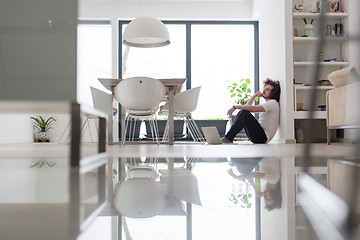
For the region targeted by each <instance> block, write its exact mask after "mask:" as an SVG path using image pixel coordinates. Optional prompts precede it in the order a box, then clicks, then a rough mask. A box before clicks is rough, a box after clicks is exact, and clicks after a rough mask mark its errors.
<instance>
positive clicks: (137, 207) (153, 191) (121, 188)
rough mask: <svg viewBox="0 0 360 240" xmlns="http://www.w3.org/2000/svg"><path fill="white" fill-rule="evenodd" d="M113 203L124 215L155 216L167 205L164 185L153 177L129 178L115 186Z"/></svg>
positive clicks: (133, 216) (135, 216)
mask: <svg viewBox="0 0 360 240" xmlns="http://www.w3.org/2000/svg"><path fill="white" fill-rule="evenodd" d="M113 203H114V206H115V208H116V210H118V211H119V213H121V215H123V216H126V217H131V218H148V217H153V216H156V215H158V214H160V213H161V212H162V211H163V210H164V208H165V206H166V199H165V192H164V187H163V186H162V184H161V183H160V182H159V181H156V180H154V179H151V178H129V179H126V180H125V181H123V182H119V183H118V184H117V186H116V187H115V191H114V200H113Z"/></svg>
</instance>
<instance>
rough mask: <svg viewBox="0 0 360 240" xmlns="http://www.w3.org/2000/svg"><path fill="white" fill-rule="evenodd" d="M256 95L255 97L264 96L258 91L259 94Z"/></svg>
mask: <svg viewBox="0 0 360 240" xmlns="http://www.w3.org/2000/svg"><path fill="white" fill-rule="evenodd" d="M254 95H255V97H261V96H262V92H260V91H258V92H256V93H255V94H254Z"/></svg>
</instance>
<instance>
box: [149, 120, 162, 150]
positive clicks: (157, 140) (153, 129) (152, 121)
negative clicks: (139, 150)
mask: <svg viewBox="0 0 360 240" xmlns="http://www.w3.org/2000/svg"><path fill="white" fill-rule="evenodd" d="M150 123H151V125H152V126H151V134H152V138H153V141H155V139H156V142H157V144H158V145H159V144H160V143H159V136H158V134H157V132H156V126H155V120H154V119H150ZM154 135H155V138H154Z"/></svg>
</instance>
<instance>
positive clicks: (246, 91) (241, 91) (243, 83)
mask: <svg viewBox="0 0 360 240" xmlns="http://www.w3.org/2000/svg"><path fill="white" fill-rule="evenodd" d="M250 83H251V81H250V79H248V78H246V79H244V78H243V79H240V80H239V81H235V82H232V83H230V85H229V86H228V89H229V92H230V97H231V98H233V99H234V103H235V104H241V105H244V104H246V103H247V101H249V99H250V98H251V89H250V88H249V85H250Z"/></svg>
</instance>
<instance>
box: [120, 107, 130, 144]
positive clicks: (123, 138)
mask: <svg viewBox="0 0 360 240" xmlns="http://www.w3.org/2000/svg"><path fill="white" fill-rule="evenodd" d="M125 114H126V113H125ZM128 124H129V118H128V117H127V118H125V129H124V130H123V131H122V136H121V145H123V144H125V138H126V131H127V128H128Z"/></svg>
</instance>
